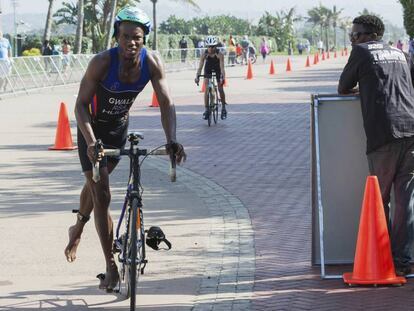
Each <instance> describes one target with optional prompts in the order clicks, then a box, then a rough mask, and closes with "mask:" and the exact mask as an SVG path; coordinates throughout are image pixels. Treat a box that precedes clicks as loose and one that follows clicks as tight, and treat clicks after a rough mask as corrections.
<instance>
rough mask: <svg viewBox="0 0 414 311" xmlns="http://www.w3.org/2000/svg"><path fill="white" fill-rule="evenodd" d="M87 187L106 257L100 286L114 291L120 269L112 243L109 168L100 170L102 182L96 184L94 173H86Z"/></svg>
mask: <svg viewBox="0 0 414 311" xmlns="http://www.w3.org/2000/svg"><path fill="white" fill-rule="evenodd" d="M85 177H86V179H87V182H86V183H87V187H88V188H89V189H90V193H92V201H93V206H94V219H95V227H96V231H97V232H98V236H99V240H100V242H101V246H102V251H103V254H104V257H105V263H106V274H105V277H104V278H103V279H101V283H100V285H99V287H100V288H102V289H108V290H112V289H113V288H114V287H115V286H116V285H117V283H118V280H119V276H118V268H117V266H116V263H115V258H114V253H113V250H112V243H113V239H114V234H113V221H112V217H111V215H110V213H109V203H110V201H111V193H110V188H109V170H108V167H103V168H101V169H100V177H101V178H100V181H99V182H98V183H95V182H94V181H93V180H92V171H87V172H85Z"/></svg>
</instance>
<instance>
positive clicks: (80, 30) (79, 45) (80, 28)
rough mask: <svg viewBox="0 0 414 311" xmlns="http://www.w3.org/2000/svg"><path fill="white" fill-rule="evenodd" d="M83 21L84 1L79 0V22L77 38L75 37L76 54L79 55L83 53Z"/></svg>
mask: <svg viewBox="0 0 414 311" xmlns="http://www.w3.org/2000/svg"><path fill="white" fill-rule="evenodd" d="M83 19H84V6H83V0H78V21H77V25H76V37H75V47H74V53H75V54H79V53H81V52H82V35H83Z"/></svg>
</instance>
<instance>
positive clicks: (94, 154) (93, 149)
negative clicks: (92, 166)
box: [87, 141, 103, 163]
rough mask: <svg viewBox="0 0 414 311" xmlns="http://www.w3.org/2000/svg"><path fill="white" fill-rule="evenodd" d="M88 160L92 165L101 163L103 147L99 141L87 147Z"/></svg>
mask: <svg viewBox="0 0 414 311" xmlns="http://www.w3.org/2000/svg"><path fill="white" fill-rule="evenodd" d="M87 154H88V158H89V160H90V161H91V162H92V163H95V162H97V161H101V160H102V157H103V146H102V143H101V142H100V141H95V142H93V143H91V144H89V145H88V149H87Z"/></svg>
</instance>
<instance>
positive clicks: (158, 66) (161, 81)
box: [148, 52, 176, 143]
mask: <svg viewBox="0 0 414 311" xmlns="http://www.w3.org/2000/svg"><path fill="white" fill-rule="evenodd" d="M148 56H149V57H148V65H149V71H150V74H151V83H152V87H153V88H154V91H155V94H156V96H157V99H158V103H159V104H160V111H161V122H162V126H163V128H164V132H165V137H166V139H167V142H168V143H169V142H171V141H174V142H175V141H176V116H175V106H174V104H173V103H172V100H171V96H170V94H169V91H168V83H167V79H166V77H165V70H164V64H163V63H162V60H161V58H160V56H159V54H158V53H156V52H151V53H150V54H148Z"/></svg>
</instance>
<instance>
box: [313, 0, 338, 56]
mask: <svg viewBox="0 0 414 311" xmlns="http://www.w3.org/2000/svg"><path fill="white" fill-rule="evenodd" d="M333 15H334V13H333V12H332V11H331V10H330V9H328V8H327V7H325V6H323V5H322V4H319V6H318V7H314V8H312V9H310V10H309V11H308V19H307V21H308V22H311V23H313V24H314V25H315V26H316V25H319V27H320V34H319V36H320V40H323V34H324V33H325V47H326V49H327V50H328V51H329V27H330V25H331V23H332V20H333ZM338 17H339V15H338V16H337V17H336V19H337V18H338Z"/></svg>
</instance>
